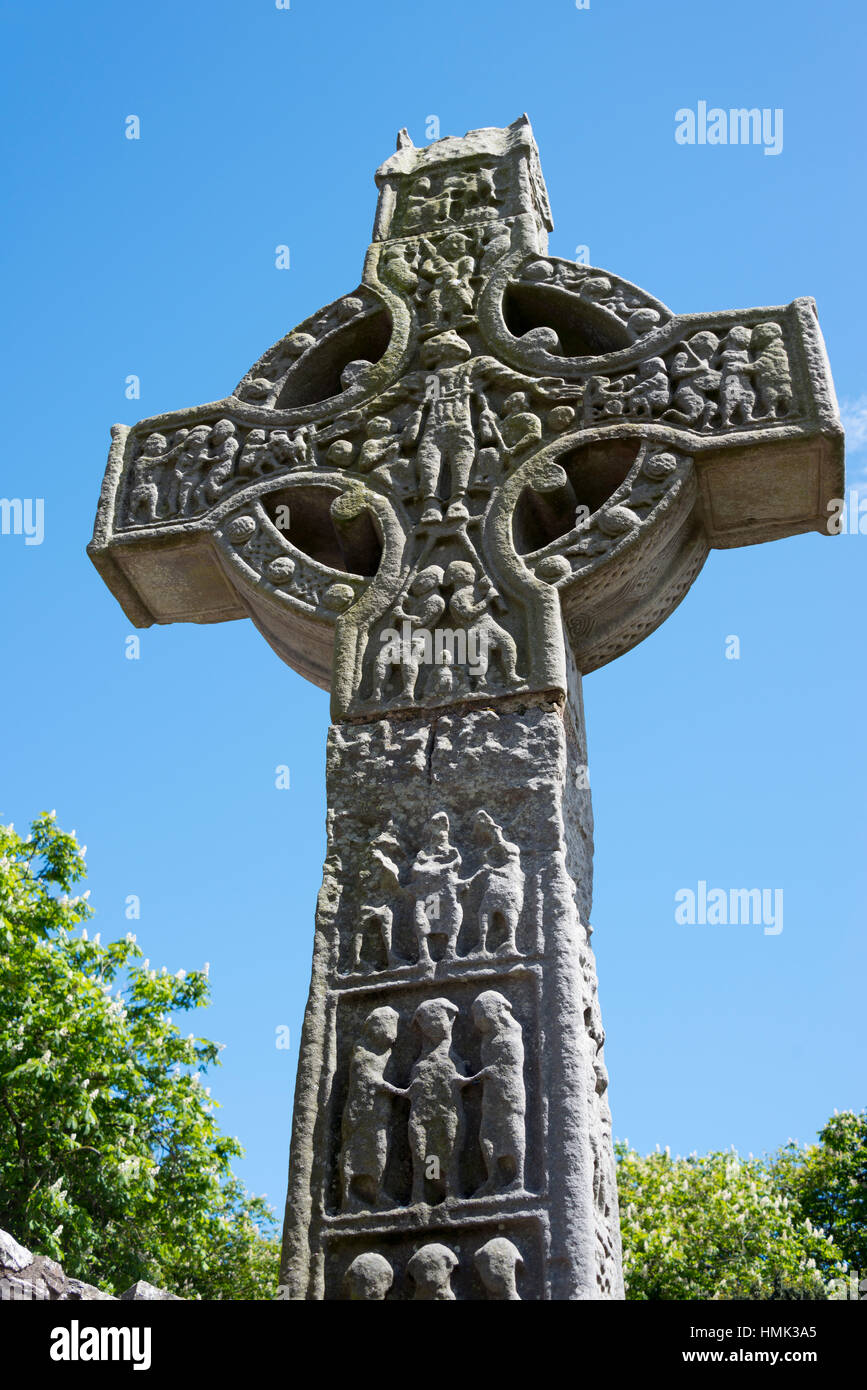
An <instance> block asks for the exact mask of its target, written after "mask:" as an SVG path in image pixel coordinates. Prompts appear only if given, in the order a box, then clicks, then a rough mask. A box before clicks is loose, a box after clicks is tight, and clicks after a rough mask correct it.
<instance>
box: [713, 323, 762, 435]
mask: <svg viewBox="0 0 867 1390" xmlns="http://www.w3.org/2000/svg"><path fill="white" fill-rule="evenodd" d="M751 337H752V334H751V332H750V330H749V329H748V328H744V326H743V324H740V323H738V324H735V326H734V328H730V329H729V331H728V333H727V334H726V337H725V338H724V340H723V345H722V347H721V348H720V352H719V361H720V368H721V372H720V384H719V416H720V424H721V425H745V424H746V423H747V422H748V421H749V419H750V417H751V416H752V412H753V406H754V405H755V402H756V393H755V391H754V390H753V386H752V382H751V380H750V378H751V377H752V375H753V372H754V370H755V369H754V367H753V364H752V363H751V362H750V338H751Z"/></svg>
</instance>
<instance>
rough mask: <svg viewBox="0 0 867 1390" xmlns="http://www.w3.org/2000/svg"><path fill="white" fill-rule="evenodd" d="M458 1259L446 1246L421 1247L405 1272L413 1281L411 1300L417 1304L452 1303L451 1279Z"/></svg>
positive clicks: (453, 1296) (453, 1298) (453, 1297)
mask: <svg viewBox="0 0 867 1390" xmlns="http://www.w3.org/2000/svg"><path fill="white" fill-rule="evenodd" d="M457 1263H458V1257H457V1255H456V1254H455V1253H454V1251H453V1250H450V1249H449V1248H448V1246H447V1245H423V1246H422V1248H421V1249H420V1250H417V1251H416V1252H415V1254H414V1255H413V1256H412V1259H411V1260H410V1261H409V1262H408V1264H407V1267H406V1270H407V1273H408V1275H409V1276H410V1278H411V1279H412V1281H413V1285H414V1291H413V1300H414V1301H415V1302H417V1303H453V1302H454V1301H455V1294H454V1291H453V1289H452V1286H451V1277H452V1274H453V1272H454V1270H455V1269H456V1268H457Z"/></svg>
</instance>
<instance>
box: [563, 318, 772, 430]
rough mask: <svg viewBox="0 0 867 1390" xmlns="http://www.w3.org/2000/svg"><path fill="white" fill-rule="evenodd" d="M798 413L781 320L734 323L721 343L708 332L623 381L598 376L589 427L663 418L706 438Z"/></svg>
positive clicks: (588, 408) (591, 388) (588, 404)
mask: <svg viewBox="0 0 867 1390" xmlns="http://www.w3.org/2000/svg"><path fill="white" fill-rule="evenodd" d="M791 410H792V376H791V371H790V368H789V358H788V354H787V352H786V346H785V343H784V341H783V330H782V328H781V327H780V325H779V324H778V323H770V322H769V323H759V324H756V325H755V326H754V327H752V328H750V327H747V326H745V325H744V324H740V323H737V324H734V325H733V326H732V327H731V328H730V329H729V330H728V332H727V333H726V334H725V335H724V336H723V337H722V338H720V336H719V335H718V334H717V333H714V332H712V331H711V330H710V329H702V330H701V331H699V332H697V333H694V334H693V335H692V337H690V338H687V339H685V340H684V341H683V342H682V343H680V344H679V345H678V346H677V348H676V349H675V351H674V353H673V355H672V356H671V358H670V360H669V361H668V362H666V361H665V359H664V358H663V357H647V358H645V360H644V361H643V362H641V363H639V365H638V367H637V368H636V370H635V371H634V372H630V373H627V374H626V375H625V376H621V377H607V376H595V377H591V378H590V381H589V383H588V387H587V393H586V396H585V418H586V421H587V423H588V424H599V423H604V422H606V421H608V420H614V419H619V418H620V417H632V418H634V419H659V420H661V421H670V422H671V423H672V424H676V425H684V426H686V427H687V428H688V429H694V430H698V431H699V432H701V433H705V432H707V431H709V430H712V429H734V428H737V427H738V426H744V425H748V424H751V423H754V422H758V421H763V420H767V421H772V420H778V419H783V418H785V417H786V416H788V415H789V414H790V412H791Z"/></svg>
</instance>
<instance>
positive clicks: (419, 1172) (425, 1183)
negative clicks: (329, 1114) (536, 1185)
mask: <svg viewBox="0 0 867 1390" xmlns="http://www.w3.org/2000/svg"><path fill="white" fill-rule="evenodd" d="M459 1012H460V1011H459V1008H458V1006H457V1004H455V1003H454V1002H453V1001H452V1000H450V999H448V998H445V997H437V998H434V999H426V1000H424V1001H423V1002H422V1003H421V1004H419V1005H418V1007H417V1008H416V1009H415V1011H414V1012H413V1014H412V1017H411V1018H410V1019H409V1021H408V1022H407V1023H405V1024H402V1022H401V1019H400V1016H399V1015H398V1013H397V1011H396V1010H395V1009H393V1008H391V1007H389V1006H384V1007H380V1008H377V1009H374V1010H373V1011H372V1012H371V1013H370V1014H368V1015H367V1017H366V1018H365V1019H364V1021H363V1023H362V1025H361V1028H360V1032H359V1036H358V1038H357V1041H356V1042H355V1044H354V1046H353V1048H352V1051H351V1054H350V1058H349V1064H348V1077H347V1089H346V1099H345V1101H344V1105H343V1111H342V1115H341V1145H340V1154H339V1171H340V1180H341V1203H340V1209H341V1211H342V1212H343V1213H351V1212H361V1211H379V1210H388V1209H390V1208H393V1207H394V1206H395V1205H400V1203H396V1202H395V1200H394V1199H393V1198H392V1197H391V1196H389V1195H388V1193H386V1191H385V1190H384V1186H383V1180H384V1178H385V1174H386V1169H387V1166H388V1160H389V1152H390V1146H391V1144H392V1142H393V1141H394V1140H395V1137H396V1130H395V1127H396V1125H397V1124H398V1123H400V1124H402V1123H403V1118H402V1116H403V1115H404V1113H405V1109H404V1108H401V1110H400V1112H399V1113H400V1117H401V1118H400V1119H399V1118H398V1111H397V1110H396V1109H395V1108H394V1106H393V1102H394V1101H395V1100H396V1099H400V1100H403V1101H404V1102H408V1106H409V1115H408V1121H407V1131H406V1133H407V1139H408V1149H409V1155H410V1163H411V1173H412V1178H411V1191H410V1194H409V1204H410V1205H411V1206H417V1205H421V1204H426V1205H428V1206H436V1205H438V1204H439V1203H441V1202H444V1201H446V1200H447V1199H452V1200H454V1199H463V1198H464V1193H463V1180H462V1165H463V1164H464V1163H465V1162H466V1159H467V1157H468V1154H467V1138H466V1134H467V1131H466V1116H465V1113H464V1099H463V1097H464V1092H465V1090H466V1089H467V1088H468V1087H470V1086H479V1087H480V1090H481V1120H480V1124H479V1128H478V1145H479V1148H480V1150H481V1157H482V1162H483V1167H484V1172H485V1179H484V1181H483V1182H482V1184H481V1185H480V1186H478V1187H477V1188H476V1189H475V1191H473V1192H472V1194H471V1195H472V1196H473V1197H476V1198H478V1197H489V1196H492V1195H494V1194H497V1193H504V1192H521V1191H523V1190H524V1157H525V1151H526V1092H525V1087H524V1041H523V1030H522V1027H521V1024H520V1023H519V1022H518V1020H517V1019H516V1018H515V1016H514V1013H513V1010H512V1005H511V1004H510V1002H509V1000H508V999H507V998H506V997H505V995H503V994H501V993H500V992H499V991H497V990H483V991H482V992H481V993H480V994H479V995H478V996H477V997H476V999H475V1000H474V1001H473V1003H472V1006H471V1009H470V1018H471V1021H472V1025H473V1028H474V1029H475V1030H476V1032H477V1033H478V1034H479V1035H480V1055H481V1067H480V1068H479V1070H478V1071H476V1072H474V1073H473V1074H471V1075H470V1074H468V1069H467V1066H466V1064H465V1062H464V1060H463V1058H461V1057H460V1056H459V1055H458V1053H457V1052H456V1050H455V1046H454V1040H453V1032H454V1026H455V1021H456V1019H457V1017H458V1015H459ZM406 1028H410V1029H411V1030H413V1031H414V1032H415V1033H416V1035H417V1036H418V1039H419V1043H420V1050H419V1052H418V1055H417V1057H416V1059H415V1061H414V1062H413V1064H412V1067H411V1069H410V1072H409V1077H408V1082H407V1085H406V1086H399V1085H396V1084H394V1083H393V1082H391V1081H389V1080H387V1079H386V1077H385V1071H386V1069H387V1067H388V1066H389V1063H390V1062H391V1060H392V1056H393V1053H394V1049H395V1046H396V1044H397V1043H398V1039H399V1035H400V1033H401V1030H402V1029H404V1030H405V1029H406Z"/></svg>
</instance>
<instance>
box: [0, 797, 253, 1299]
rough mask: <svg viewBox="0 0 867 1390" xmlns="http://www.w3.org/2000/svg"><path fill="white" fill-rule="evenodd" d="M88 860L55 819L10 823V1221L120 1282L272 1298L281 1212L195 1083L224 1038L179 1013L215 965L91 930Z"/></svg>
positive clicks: (197, 1293) (3, 1064) (2, 873)
mask: <svg viewBox="0 0 867 1390" xmlns="http://www.w3.org/2000/svg"><path fill="white" fill-rule="evenodd" d="M84 854H85V851H84V848H82V847H80V846H79V845H78V843H77V842H76V839H75V836H74V835H69V834H64V833H63V832H62V831H60V830H59V829H58V827H57V825H56V824H55V819H54V813H53V812H52V813H49V814H43V815H41V816H39V817H38V819H37V820H36V821H35V822H34V823H33V826H32V829H31V833H30V834H29V835H28V836H27V838H26V839H23V838H21V837H20V836H18V835H17V834H16V832H15V830H14V827H13V826H2V827H0V1226H2V1227H3V1228H5V1229H6V1230H8V1231H9V1232H10V1233H11V1234H12V1235H13V1236H14V1237H15V1238H16V1239H17V1240H18V1241H20V1242H21V1243H22V1244H24V1245H26V1246H29V1247H30V1248H31V1249H33V1250H35V1251H37V1252H38V1253H39V1254H43V1255H49V1256H51V1257H52V1258H53V1259H56V1260H58V1261H59V1262H60V1263H62V1265H63V1267H64V1269H65V1270H66V1272H67V1273H68V1274H70V1275H72V1276H74V1277H78V1278H82V1279H86V1280H88V1281H89V1282H91V1283H96V1284H98V1285H99V1286H100V1287H102V1288H103V1289H105V1290H108V1291H110V1292H115V1293H119V1292H122V1291H123V1290H124V1289H125V1288H127V1287H128V1286H129V1285H130V1284H132V1283H134V1282H135V1281H136V1280H137V1279H148V1280H150V1282H151V1283H154V1284H157V1285H159V1286H162V1287H165V1288H168V1289H170V1290H171V1291H172V1292H174V1293H177V1294H180V1295H181V1296H182V1297H186V1298H194V1297H201V1298H211V1299H229V1298H232V1299H238V1298H263V1297H270V1296H273V1293H274V1290H275V1287H276V1260H275V1253H276V1247H275V1244H274V1240H273V1219H272V1216H271V1213H270V1210H269V1208H268V1207H267V1206H266V1204H265V1203H264V1201H263V1200H262V1199H261V1198H256V1197H252V1196H250V1195H249V1194H248V1193H247V1192H246V1191H245V1190H244V1188H243V1186H242V1185H241V1183H240V1182H239V1181H238V1180H237V1179H236V1178H235V1177H234V1175H233V1173H232V1168H231V1164H232V1160H233V1159H235V1158H237V1157H239V1156H240V1155H241V1154H242V1150H241V1147H240V1145H239V1144H238V1142H237V1140H235V1139H232V1138H229V1137H227V1136H226V1135H223V1134H222V1133H221V1132H220V1130H219V1127H218V1125H217V1122H216V1118H215V1115H214V1110H215V1104H216V1103H215V1102H214V1101H213V1100H212V1099H211V1097H210V1091H209V1089H208V1088H207V1087H206V1086H205V1085H204V1083H203V1080H202V1077H203V1074H204V1073H205V1072H207V1070H208V1069H209V1068H211V1067H213V1066H215V1065H219V1051H220V1045H219V1044H218V1043H214V1042H210V1041H208V1040H207V1039H206V1038H201V1037H195V1036H194V1035H193V1033H189V1034H188V1035H186V1036H183V1035H182V1034H181V1031H180V1029H179V1028H178V1027H177V1025H176V1024H175V1023H174V1021H173V1015H174V1014H175V1013H183V1012H185V1011H187V1010H190V1009H196V1008H201V1007H202V1006H204V1005H206V1004H207V1003H208V998H209V987H208V981H207V978H206V974H205V972H204V971H200V970H192V971H189V972H185V971H183V970H179V971H178V972H177V974H175V975H170V974H167V972H166V970H165V968H163V969H162V970H161V971H159V972H158V971H156V970H152V969H150V968H149V962H148V961H147V960H143V959H142V954H143V953H142V951H141V949H140V947H139V946H138V944H137V942H136V939H135V937H134V936H133V935H131V934H128V935H127V936H126V937H125V938H124V939H123V940H120V941H113V942H111V943H109V944H107V945H103V944H102V943H101V941H100V937H99V934H97V935H96V936H93V937H90V936H89V935H88V931H87V927H86V926H85V925H84V923H85V922H86V921H87V920H88V919H89V918H90V917H91V915H92V909H91V908H90V905H89V903H88V901H87V897H88V895H87V894H86V893H85V894H81V895H74V896H73V895H71V890H72V888H73V886H74V885H75V884H76V883H77V882H78V881H79V880H80V879H82V878H83V877H84V876H85V860H84Z"/></svg>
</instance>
